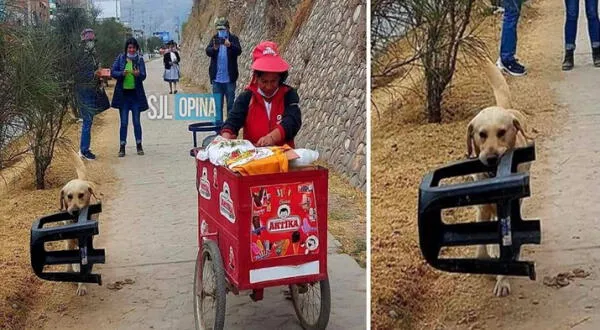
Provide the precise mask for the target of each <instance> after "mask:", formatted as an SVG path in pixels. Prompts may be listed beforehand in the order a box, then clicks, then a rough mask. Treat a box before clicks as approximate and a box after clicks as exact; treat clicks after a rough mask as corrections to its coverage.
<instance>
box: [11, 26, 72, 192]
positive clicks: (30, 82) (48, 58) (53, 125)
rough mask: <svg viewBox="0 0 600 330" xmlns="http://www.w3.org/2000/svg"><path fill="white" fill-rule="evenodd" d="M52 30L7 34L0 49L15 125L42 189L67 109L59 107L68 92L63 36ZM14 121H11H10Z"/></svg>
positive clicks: (37, 28)
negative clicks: (7, 43)
mask: <svg viewBox="0 0 600 330" xmlns="http://www.w3.org/2000/svg"><path fill="white" fill-rule="evenodd" d="M53 32H54V31H53V29H52V27H50V26H48V25H38V26H35V27H21V28H19V29H15V30H12V31H10V33H9V38H10V45H9V46H8V47H5V48H3V49H2V52H3V53H4V54H5V56H6V60H7V64H8V65H7V70H6V72H5V74H6V77H7V79H8V81H9V82H10V83H9V84H7V85H6V88H7V89H8V93H9V95H10V98H11V100H12V103H11V104H9V105H8V108H9V109H10V110H12V111H13V113H14V116H15V117H16V119H17V120H16V122H18V123H20V124H21V127H20V128H21V130H22V132H21V133H23V134H25V135H24V136H25V137H26V138H27V142H28V143H27V147H28V150H29V151H31V152H32V153H33V156H34V163H35V173H36V187H37V188H38V189H43V188H44V187H45V174H46V170H47V169H48V167H49V166H50V163H51V161H52V158H53V157H54V151H55V148H56V147H57V146H58V144H59V143H60V142H61V136H62V133H63V132H64V125H63V121H64V118H65V114H66V113H67V109H66V108H65V107H64V106H63V105H62V103H63V102H64V99H65V98H66V97H67V95H66V94H68V93H70V92H69V91H68V90H67V88H65V87H66V85H67V82H66V81H65V80H64V65H63V63H64V62H65V61H66V60H67V57H68V56H69V54H68V53H67V52H65V51H64V50H65V48H66V49H68V47H66V44H64V43H61V41H64V40H65V39H64V36H61V35H59V34H56V33H53ZM13 121H15V120H13Z"/></svg>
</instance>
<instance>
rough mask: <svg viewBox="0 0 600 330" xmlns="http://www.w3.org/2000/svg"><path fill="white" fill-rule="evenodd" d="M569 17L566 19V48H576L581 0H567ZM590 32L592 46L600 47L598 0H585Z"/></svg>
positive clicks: (566, 5)
mask: <svg viewBox="0 0 600 330" xmlns="http://www.w3.org/2000/svg"><path fill="white" fill-rule="evenodd" d="M565 7H566V14H567V19H566V21H565V49H567V50H574V49H575V39H577V19H578V18H579V0H565ZM585 15H586V16H587V23H588V33H589V34H590V42H591V43H592V47H593V48H596V47H600V21H599V20H598V0H585Z"/></svg>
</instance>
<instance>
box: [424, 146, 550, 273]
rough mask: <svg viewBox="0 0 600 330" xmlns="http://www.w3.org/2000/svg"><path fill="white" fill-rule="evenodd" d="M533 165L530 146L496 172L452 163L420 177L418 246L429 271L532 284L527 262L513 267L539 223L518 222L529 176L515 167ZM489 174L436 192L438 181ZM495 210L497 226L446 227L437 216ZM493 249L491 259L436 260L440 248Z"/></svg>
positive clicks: (472, 163)
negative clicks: (458, 210)
mask: <svg viewBox="0 0 600 330" xmlns="http://www.w3.org/2000/svg"><path fill="white" fill-rule="evenodd" d="M533 160H535V145H533V144H532V145H530V146H527V147H525V148H519V149H515V150H512V151H509V152H507V153H506V154H505V155H504V156H503V157H502V158H501V160H500V162H499V164H498V165H497V166H492V167H487V166H485V165H484V164H482V163H481V162H480V161H479V160H478V159H468V160H463V161H458V162H455V163H453V164H449V165H447V166H444V167H441V168H439V169H437V170H435V171H433V172H431V173H428V174H427V175H425V176H424V178H423V180H422V182H421V186H420V188H419V217H418V227H419V245H420V248H421V252H422V254H423V256H424V258H425V260H426V261H427V262H428V263H429V264H430V265H432V266H433V267H435V268H437V269H440V270H444V271H449V272H461V273H477V274H499V275H514V276H528V277H529V278H531V279H535V266H534V264H533V262H526V261H518V258H519V255H520V250H521V246H522V245H523V244H539V243H540V241H541V229H540V221H539V220H527V221H525V220H523V219H522V217H521V213H520V200H521V199H522V198H525V197H529V196H530V188H529V181H530V179H529V173H520V172H517V169H518V167H519V165H521V164H524V163H527V162H531V161H533ZM478 173H493V174H494V175H492V177H489V178H486V179H482V180H477V181H475V182H467V183H459V184H450V185H443V186H440V185H439V184H440V182H441V181H442V180H444V179H448V178H452V177H459V176H465V175H472V174H478ZM482 204H495V205H496V210H497V217H498V219H499V220H498V221H486V222H467V223H457V224H448V223H444V222H443V219H442V210H444V209H448V208H455V207H464V206H471V205H482ZM482 244H494V245H497V246H498V247H499V249H498V250H499V256H498V257H497V258H491V259H485V260H483V259H474V258H460V259H458V258H440V256H439V253H440V251H441V249H442V248H443V247H456V246H469V245H482Z"/></svg>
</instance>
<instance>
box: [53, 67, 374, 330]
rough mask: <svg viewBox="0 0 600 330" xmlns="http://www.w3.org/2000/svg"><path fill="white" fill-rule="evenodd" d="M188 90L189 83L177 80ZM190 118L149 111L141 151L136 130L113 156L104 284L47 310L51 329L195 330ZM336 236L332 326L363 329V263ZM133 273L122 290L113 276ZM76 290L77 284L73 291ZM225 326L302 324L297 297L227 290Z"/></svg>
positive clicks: (104, 226)
mask: <svg viewBox="0 0 600 330" xmlns="http://www.w3.org/2000/svg"><path fill="white" fill-rule="evenodd" d="M147 67H148V77H149V78H148V79H147V80H146V83H145V87H146V91H147V94H148V95H150V94H159V93H160V94H164V93H165V91H167V90H168V88H167V87H166V86H165V84H164V83H163V82H162V62H161V61H153V62H150V63H148V64H147ZM179 90H180V91H182V88H179ZM187 124H188V123H186V122H182V121H175V120H161V121H152V120H149V119H148V118H147V115H142V125H143V128H144V132H143V133H144V149H145V151H146V155H145V156H143V157H140V156H137V155H136V154H135V145H134V144H133V143H132V142H131V141H134V140H133V133H132V132H131V128H130V132H129V138H128V142H129V144H128V147H127V156H126V157H125V158H123V159H119V158H117V157H116V151H117V149H116V147H117V145H118V138H117V137H115V139H114V141H113V143H114V145H115V149H114V154H109V155H99V157H110V158H114V168H115V171H116V174H117V176H118V179H119V182H120V185H119V186H120V187H121V190H120V191H119V193H117V194H116V196H115V197H114V198H111V199H110V200H107V201H105V202H104V212H103V213H102V214H101V215H100V218H101V226H100V235H99V237H98V239H97V241H98V242H97V243H96V244H95V245H96V246H98V247H102V248H105V249H106V264H105V265H100V266H98V267H97V270H96V271H97V272H99V273H101V274H102V278H103V281H104V285H103V286H89V287H88V291H89V295H88V296H85V297H71V298H70V302H69V303H68V305H67V306H66V308H65V310H62V311H59V312H52V313H50V312H49V313H47V317H48V321H47V322H46V323H45V327H44V328H45V329H78V328H81V327H82V326H84V327H86V328H93V329H193V328H194V318H193V307H192V287H193V274H194V262H195V257H196V253H197V249H198V248H197V237H196V233H197V219H196V217H197V192H196V191H195V181H194V180H195V175H194V173H195V165H194V161H193V159H192V158H191V157H190V156H189V148H190V145H191V134H190V133H189V132H188V131H187ZM336 250H337V248H336V245H335V242H334V240H331V239H330V255H329V259H328V263H329V274H330V281H331V292H332V310H331V317H330V323H329V327H328V328H329V329H364V328H365V324H366V318H365V309H366V302H365V301H366V284H365V270H364V269H362V268H360V267H359V266H358V264H357V263H356V262H355V261H354V260H353V259H352V258H351V257H349V256H348V255H345V254H338V253H336ZM127 279H130V280H133V282H134V283H132V284H129V285H124V286H123V288H122V289H120V290H114V289H112V290H111V289H109V287H110V286H111V285H110V284H112V283H115V282H116V281H126V280H127ZM73 294H74V291H73ZM225 328H226V329H299V328H300V327H299V323H298V321H297V319H296V316H295V314H294V310H293V307H292V304H291V302H290V301H287V300H285V299H284V297H283V295H282V294H281V288H274V289H268V290H266V291H265V299H264V300H263V301H261V302H256V303H254V302H251V300H250V298H249V297H248V296H247V293H246V294H245V295H242V296H239V297H236V296H234V295H232V294H229V295H228V296H227V314H226V325H225Z"/></svg>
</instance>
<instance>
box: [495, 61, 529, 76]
mask: <svg viewBox="0 0 600 330" xmlns="http://www.w3.org/2000/svg"><path fill="white" fill-rule="evenodd" d="M496 65H497V66H498V68H499V69H500V70H502V71H505V72H506V73H508V74H509V75H511V76H515V77H520V76H524V75H526V74H527V69H525V67H524V66H523V65H521V64H520V63H519V61H518V60H517V59H513V60H512V61H503V60H501V59H498V61H497V62H496Z"/></svg>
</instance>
